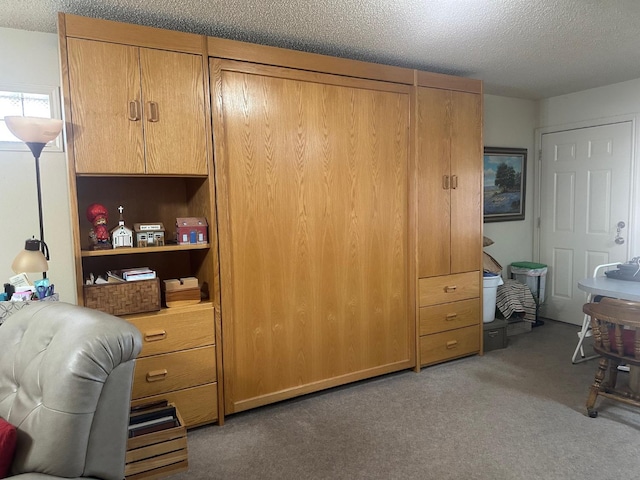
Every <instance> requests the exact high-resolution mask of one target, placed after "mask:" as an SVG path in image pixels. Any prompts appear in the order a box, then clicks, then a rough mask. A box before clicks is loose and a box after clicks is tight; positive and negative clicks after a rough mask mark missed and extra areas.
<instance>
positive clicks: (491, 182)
mask: <svg viewBox="0 0 640 480" xmlns="http://www.w3.org/2000/svg"><path fill="white" fill-rule="evenodd" d="M526 185H527V149H526V148H504V147H484V192H483V193H484V195H483V215H484V221H485V223H487V222H507V221H514V220H524V207H525V199H526Z"/></svg>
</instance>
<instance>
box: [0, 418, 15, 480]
mask: <svg viewBox="0 0 640 480" xmlns="http://www.w3.org/2000/svg"><path fill="white" fill-rule="evenodd" d="M15 451H16V427H14V426H13V425H11V424H10V423H9V422H7V421H6V420H4V419H3V418H0V478H6V477H7V476H8V475H9V470H10V469H11V462H12V461H13V454H14V453H15Z"/></svg>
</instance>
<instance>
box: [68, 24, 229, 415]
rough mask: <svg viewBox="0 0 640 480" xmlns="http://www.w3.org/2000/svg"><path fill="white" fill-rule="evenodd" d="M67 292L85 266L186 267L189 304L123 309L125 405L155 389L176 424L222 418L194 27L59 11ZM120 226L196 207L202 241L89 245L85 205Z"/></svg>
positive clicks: (205, 122) (204, 102)
mask: <svg viewBox="0 0 640 480" xmlns="http://www.w3.org/2000/svg"><path fill="white" fill-rule="evenodd" d="M58 29H59V37H60V52H61V62H62V72H63V88H64V98H65V105H64V106H65V117H66V123H67V128H66V133H67V146H68V160H69V185H70V190H71V192H70V202H71V211H72V218H74V219H75V221H74V224H73V239H74V252H75V262H76V282H77V287H78V302H79V303H80V304H82V303H83V288H84V283H85V280H86V279H87V278H88V277H89V275H90V274H91V273H94V274H95V275H99V274H104V273H105V272H106V271H108V270H113V269H122V268H132V267H140V266H148V267H150V268H152V269H153V270H155V271H156V272H157V275H158V277H159V278H160V281H162V280H164V279H171V278H182V277H191V276H194V277H197V278H198V280H199V283H200V284H201V285H202V290H203V291H204V292H206V293H207V294H208V298H205V299H204V300H203V301H202V302H200V303H199V304H197V305H191V306H185V307H173V308H162V309H161V310H160V311H157V312H148V313H138V314H132V315H124V318H125V319H126V320H128V321H130V322H132V323H133V324H135V325H136V326H137V327H138V329H139V330H140V332H141V333H142V336H143V348H142V352H141V354H140V356H139V358H138V360H137V362H136V370H135V374H134V385H133V391H132V405H138V404H143V403H148V402H152V401H154V400H157V399H167V400H169V401H171V402H172V403H174V404H175V405H176V406H177V408H178V410H179V411H180V414H181V415H182V418H183V419H184V422H185V425H186V426H187V427H193V426H196V425H202V424H207V423H212V422H215V421H218V422H219V423H222V422H223V419H224V416H223V415H224V414H223V409H222V402H221V401H220V400H221V397H222V388H218V385H219V379H221V362H220V360H219V358H218V356H219V355H220V354H221V351H220V349H219V343H220V342H219V338H220V337H219V335H220V334H219V330H220V327H219V323H220V315H219V314H220V303H219V302H220V293H219V288H220V287H219V279H218V272H219V267H218V244H217V234H216V230H217V229H216V209H215V183H214V178H213V174H212V172H213V163H212V144H211V111H210V103H209V93H208V92H209V81H208V69H207V64H206V62H207V56H206V53H205V51H204V47H203V45H204V44H203V40H202V37H201V36H198V35H191V34H186V33H179V32H165V31H163V30H159V29H154V28H148V27H141V26H137V25H124V24H120V23H116V22H110V21H104V20H95V19H87V18H83V17H78V16H74V15H66V14H59V18H58ZM92 203H100V204H102V205H104V206H105V207H106V208H107V210H108V212H109V222H108V227H109V229H111V228H113V227H114V226H115V225H117V223H118V219H119V212H118V207H119V206H121V205H122V206H123V207H124V212H123V215H124V220H125V225H127V226H128V227H129V228H131V229H133V226H134V224H135V223H145V222H150V223H156V222H162V223H163V225H164V226H165V230H166V231H165V239H166V240H171V239H172V238H173V235H174V231H175V223H176V218H178V217H205V218H206V219H207V221H208V223H209V225H210V228H209V231H208V233H209V237H208V243H207V244H197V245H178V244H175V243H170V242H165V245H164V246H155V247H140V248H138V247H134V248H117V249H110V250H95V251H94V250H90V249H89V236H88V234H89V229H90V228H91V223H90V222H89V221H88V220H87V219H86V215H85V212H86V209H87V207H88V206H89V205H91V204H92Z"/></svg>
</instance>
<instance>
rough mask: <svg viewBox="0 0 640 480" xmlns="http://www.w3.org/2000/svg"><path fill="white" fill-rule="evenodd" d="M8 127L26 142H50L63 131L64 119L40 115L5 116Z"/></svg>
mask: <svg viewBox="0 0 640 480" xmlns="http://www.w3.org/2000/svg"><path fill="white" fill-rule="evenodd" d="M4 121H5V123H6V124H7V128H8V129H9V131H10V132H11V133H13V134H14V135H15V136H16V137H18V138H19V139H20V140H22V141H23V142H25V143H48V142H50V141H51V140H53V139H55V138H56V137H57V136H58V135H60V132H61V131H62V120H59V119H57V118H40V117H16V116H7V117H4Z"/></svg>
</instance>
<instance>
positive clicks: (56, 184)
mask: <svg viewBox="0 0 640 480" xmlns="http://www.w3.org/2000/svg"><path fill="white" fill-rule="evenodd" d="M0 45H2V48H1V49H0V84H17V85H23V84H28V85H47V86H55V87H58V88H59V87H60V67H59V58H58V37H57V35H54V34H49V33H38V32H27V31H23V30H14V29H8V28H0ZM40 173H41V182H42V202H43V218H44V235H45V241H46V242H47V245H48V246H49V250H50V254H51V261H50V262H49V272H48V275H47V276H48V277H49V278H50V279H51V282H52V283H53V284H55V289H56V291H57V292H58V293H60V300H62V301H66V302H70V303H75V302H76V290H75V273H74V265H73V255H72V248H71V228H70V225H71V223H70V218H69V194H68V183H67V165H66V156H65V153H59V152H43V153H42V155H41V157H40ZM0 201H1V205H2V206H1V208H0V223H1V224H2V225H3V235H2V242H1V243H0V279H1V280H2V283H3V284H4V283H6V282H7V281H8V279H9V277H10V276H12V275H14V273H13V271H12V270H11V263H12V262H13V259H14V257H15V256H16V255H17V254H18V252H19V251H20V250H22V249H23V248H24V241H25V240H26V239H27V238H31V237H32V236H35V237H36V238H38V237H39V236H40V233H39V226H38V198H37V191H36V176H35V161H34V159H33V155H32V154H31V152H30V151H28V150H27V151H25V152H3V151H0ZM38 278H40V277H39V276H32V277H30V279H31V280H32V281H33V280H37V279H38Z"/></svg>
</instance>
